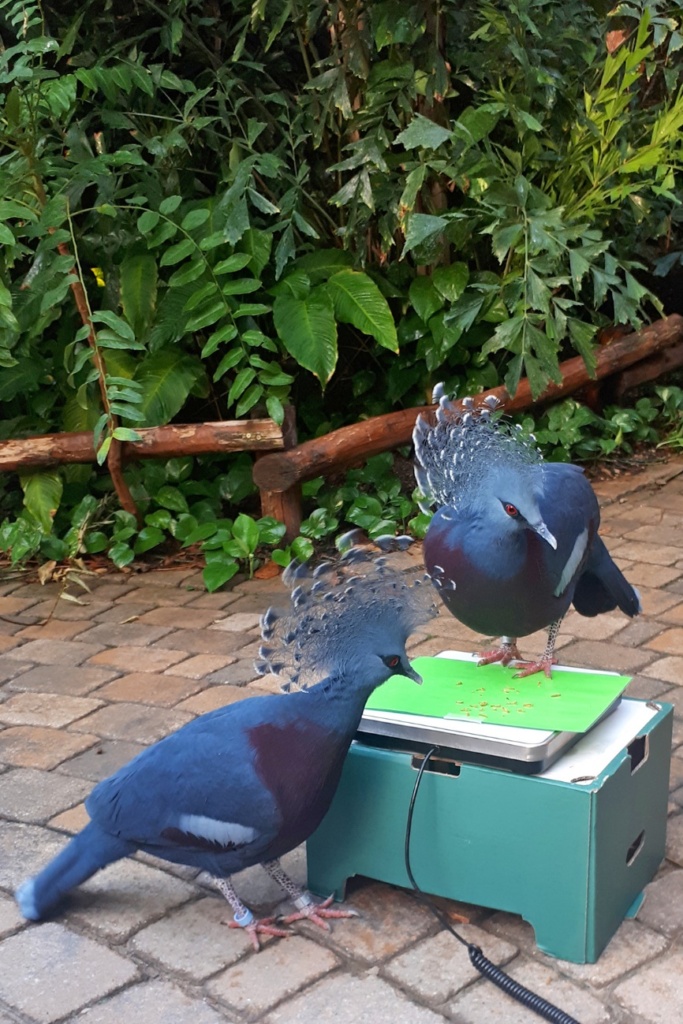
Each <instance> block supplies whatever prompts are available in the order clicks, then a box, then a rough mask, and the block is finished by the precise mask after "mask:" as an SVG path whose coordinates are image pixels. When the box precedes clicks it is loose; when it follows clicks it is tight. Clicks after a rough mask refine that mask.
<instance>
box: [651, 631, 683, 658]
mask: <svg viewBox="0 0 683 1024" xmlns="http://www.w3.org/2000/svg"><path fill="white" fill-rule="evenodd" d="M646 646H647V647H649V649H650V650H652V651H661V652H662V653H664V654H678V655H681V654H683V628H681V627H679V626H674V627H673V628H671V629H665V630H663V632H661V633H660V634H659V635H658V636H656V637H653V638H652V640H650V641H649V642H648V643H647V645H646Z"/></svg>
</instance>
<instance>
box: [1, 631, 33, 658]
mask: <svg viewBox="0 0 683 1024" xmlns="http://www.w3.org/2000/svg"><path fill="white" fill-rule="evenodd" d="M22 646H25V644H23V641H22V640H21V639H20V637H18V636H13V635H12V634H7V633H5V634H0V654H8V653H9V652H10V651H19V650H21V649H22ZM13 657H14V655H13ZM22 660H24V659H22ZM25 660H26V661H31V660H32V659H31V658H30V657H27V658H26V659H25Z"/></svg>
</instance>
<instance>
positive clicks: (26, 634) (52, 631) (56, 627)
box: [18, 618, 88, 640]
mask: <svg viewBox="0 0 683 1024" xmlns="http://www.w3.org/2000/svg"><path fill="white" fill-rule="evenodd" d="M86 629H88V623H87V622H67V621H65V620H64V619H55V618H51V619H48V621H47V622H43V623H36V624H35V625H33V626H26V627H25V628H24V629H21V630H19V633H18V636H19V637H20V639H22V640H47V639H50V640H73V638H74V637H75V636H78V635H79V634H80V633H84V632H85V630H86Z"/></svg>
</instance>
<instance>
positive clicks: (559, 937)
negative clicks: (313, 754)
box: [307, 702, 673, 963]
mask: <svg viewBox="0 0 683 1024" xmlns="http://www.w3.org/2000/svg"><path fill="white" fill-rule="evenodd" d="M639 703H641V702H639ZM657 707H658V710H656V713H655V714H654V717H653V718H652V719H651V720H650V721H649V722H648V723H647V725H645V726H644V727H643V729H642V731H641V732H639V734H638V736H637V737H636V738H635V739H634V740H633V741H632V742H630V743H629V744H628V747H627V748H625V749H623V750H622V751H621V752H620V753H619V754H618V755H617V756H616V757H613V758H612V760H611V761H610V762H609V763H608V764H607V765H606V767H605V768H604V769H603V770H602V771H601V772H600V774H599V775H597V776H596V777H595V779H594V780H593V781H591V782H590V783H589V784H586V783H585V782H584V783H583V784H580V783H574V782H561V781H556V780H553V779H548V778H544V777H543V776H529V775H518V774H512V773H510V772H506V771H500V770H497V769H493V768H488V767H482V766H480V765H472V764H459V765H458V764H457V763H455V762H448V761H444V762H442V763H440V764H439V765H438V767H439V768H440V769H441V770H440V771H431V770H429V769H428V770H427V771H425V773H424V775H423V777H422V782H421V785H420V790H419V794H418V797H417V801H416V805H415V813H414V819H413V829H412V841H411V866H412V869H413V874H414V875H415V879H416V881H417V883H418V885H419V886H420V887H421V888H422V889H424V890H425V891H426V892H429V893H432V894H434V895H440V896H445V897H449V898H450V899H455V900H462V901H464V902H466V903H473V904H477V905H480V906H484V907H490V908H495V909H496V910H504V911H509V912H511V913H514V914H520V915H521V916H522V917H523V918H525V919H526V920H527V921H528V922H529V923H530V924H531V925H532V926H533V928H534V932H535V936H536V943H537V945H538V947H539V948H540V949H542V950H543V951H544V952H546V953H549V954H550V955H551V956H555V957H559V958H561V959H564V960H571V961H574V962H575V963H593V962H594V961H595V960H597V958H598V957H599V956H600V953H601V952H602V951H603V949H604V948H605V946H606V945H607V943H608V942H609V941H610V939H611V938H612V936H613V934H614V932H615V931H616V930H617V928H618V927H619V925H620V923H621V921H622V920H623V918H624V917H625V916H634V915H635V912H636V911H637V909H638V907H639V906H640V902H641V901H642V895H641V894H642V890H643V887H644V886H645V885H646V884H647V883H648V882H649V881H650V880H651V879H652V877H653V875H654V874H655V872H656V870H657V868H658V866H659V864H660V862H661V860H662V858H663V856H664V844H665V835H666V817H667V794H668V779H669V762H670V755H671V729H672V719H673V712H672V708H671V706H670V705H664V704H662V705H658V706H657ZM420 756H421V755H416V756H414V755H412V754H411V753H410V752H398V751H395V750H386V749H381V748H378V747H373V746H370V745H367V744H366V743H363V742H358V741H356V742H354V743H353V744H352V746H351V749H350V751H349V755H348V757H347V760H346V764H345V766H344V770H343V773H342V778H341V782H340V785H339V789H338V791H337V794H336V796H335V799H334V801H333V804H332V806H331V808H330V810H329V812H328V814H327V815H326V817H325V819H324V821H323V822H322V824H321V825H320V827H319V828H318V830H317V831H316V832H315V833H314V835H313V836H312V837H311V838H310V840H309V841H308V844H307V856H308V886H309V888H310V889H311V891H312V892H314V893H317V894H319V895H321V896H327V895H329V894H330V893H331V892H333V893H334V894H335V895H336V897H337V898H338V899H343V897H344V893H345V888H346V882H347V880H348V879H349V878H351V877H352V876H353V875H363V876H365V877H368V878H373V879H377V880H380V881H383V882H389V883H391V884H394V885H399V886H404V887H406V888H409V887H410V883H409V881H408V877H407V874H406V870H405V864H404V859H403V858H404V854H403V851H404V841H405V827H406V815H407V811H408V803H409V800H410V796H411V793H412V789H413V785H414V783H415V775H416V771H417V767H419V763H420ZM444 770H445V771H450V772H457V773H458V774H456V775H454V774H444Z"/></svg>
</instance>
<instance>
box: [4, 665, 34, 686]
mask: <svg viewBox="0 0 683 1024" xmlns="http://www.w3.org/2000/svg"><path fill="white" fill-rule="evenodd" d="M31 668H32V666H31V665H30V663H29V662H22V661H10V660H9V658H7V659H6V660H5V661H3V662H0V683H12V689H15V690H16V689H17V687H16V686H14V680H15V679H16V678H17V677H18V676H21V674H22V673H23V672H27V671H28V670H29V669H31Z"/></svg>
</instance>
